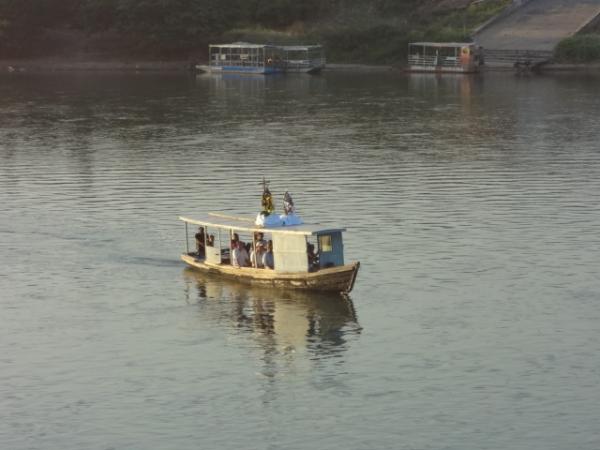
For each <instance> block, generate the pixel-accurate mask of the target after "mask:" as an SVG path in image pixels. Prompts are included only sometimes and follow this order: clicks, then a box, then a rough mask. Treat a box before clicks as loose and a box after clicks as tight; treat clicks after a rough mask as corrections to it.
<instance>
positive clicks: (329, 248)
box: [179, 214, 360, 293]
mask: <svg viewBox="0 0 600 450" xmlns="http://www.w3.org/2000/svg"><path fill="white" fill-rule="evenodd" d="M179 218H180V219H181V220H182V221H184V222H185V224H186V235H188V236H189V232H188V224H192V225H198V226H201V227H202V228H203V230H204V233H205V234H206V236H207V237H208V236H210V234H209V233H211V232H216V234H212V236H215V239H214V241H213V247H210V246H207V247H206V250H205V254H204V255H199V254H198V252H193V251H189V245H188V247H187V251H186V253H184V254H182V255H181V259H182V261H183V262H185V263H186V264H187V265H188V266H190V267H192V268H194V269H197V270H200V271H202V272H205V273H208V274H213V275H219V276H223V277H226V278H231V279H235V280H237V281H240V282H244V283H248V284H255V285H261V286H271V287H278V288H285V289H306V290H313V291H328V292H341V293H348V292H350V291H351V290H352V288H353V287H354V282H355V280H356V276H357V273H358V269H359V267H360V263H359V262H354V263H351V264H344V260H343V244H342V233H343V232H344V231H345V229H343V228H321V227H319V226H318V225H306V224H303V225H292V226H282V227H264V226H256V225H254V224H253V223H252V222H251V220H243V219H242V220H240V219H239V218H233V217H230V218H227V217H223V216H222V215H210V214H209V215H208V216H207V217H205V218H200V219H191V218H188V217H179ZM233 233H238V234H242V233H246V234H250V235H254V233H264V235H267V236H268V235H270V236H272V240H273V257H274V264H275V265H274V269H273V270H271V269H268V268H258V267H235V266H233V265H232V264H231V255H230V251H229V250H230V249H229V248H228V246H229V245H230V240H231V239H230V238H231V236H232V234H233ZM311 237H312V238H316V239H315V240H316V242H317V243H318V246H319V247H318V249H319V250H318V253H319V255H320V258H319V263H318V264H319V266H318V267H316V268H311V267H309V260H308V257H307V250H306V248H307V238H311ZM186 241H187V239H186ZM254 245H255V244H254Z"/></svg>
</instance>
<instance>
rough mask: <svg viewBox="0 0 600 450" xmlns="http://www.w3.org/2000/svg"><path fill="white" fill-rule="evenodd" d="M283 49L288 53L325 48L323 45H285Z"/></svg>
mask: <svg viewBox="0 0 600 450" xmlns="http://www.w3.org/2000/svg"><path fill="white" fill-rule="evenodd" d="M281 48H282V49H284V50H287V51H291V52H294V51H307V50H315V49H321V48H323V46H321V45H283V46H281Z"/></svg>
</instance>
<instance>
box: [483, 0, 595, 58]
mask: <svg viewBox="0 0 600 450" xmlns="http://www.w3.org/2000/svg"><path fill="white" fill-rule="evenodd" d="M599 14H600V0H529V1H525V0H521V1H520V2H519V1H515V2H514V4H513V6H512V7H511V8H510V10H509V12H508V13H507V14H505V15H501V16H499V17H498V19H497V20H495V21H493V22H492V23H490V24H488V25H487V26H485V27H483V28H482V29H481V30H479V31H478V32H476V33H475V35H474V36H473V38H474V40H475V42H477V44H479V45H481V46H482V47H483V48H484V51H485V52H486V58H487V61H489V59H490V58H489V57H488V55H489V56H492V57H493V55H500V54H501V55H504V57H506V58H508V55H510V54H511V52H515V55H516V54H520V55H523V54H537V55H551V52H552V51H553V50H554V47H555V46H556V44H558V43H559V42H560V41H561V40H562V39H564V38H567V37H569V36H572V35H574V34H575V33H577V32H578V31H579V30H581V29H582V28H583V27H585V26H586V25H587V24H589V23H590V22H591V21H593V20H594V19H595V18H596V17H597V16H598V15H599Z"/></svg>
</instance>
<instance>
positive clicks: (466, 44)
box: [408, 42, 476, 47]
mask: <svg viewBox="0 0 600 450" xmlns="http://www.w3.org/2000/svg"><path fill="white" fill-rule="evenodd" d="M408 45H420V46H425V47H471V46H475V45H476V44H475V43H473V42H411V43H409V44H408Z"/></svg>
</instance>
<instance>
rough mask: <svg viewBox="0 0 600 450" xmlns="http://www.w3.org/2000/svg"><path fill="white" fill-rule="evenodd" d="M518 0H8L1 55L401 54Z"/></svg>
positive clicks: (367, 59) (347, 58) (384, 59)
mask: <svg viewBox="0 0 600 450" xmlns="http://www.w3.org/2000/svg"><path fill="white" fill-rule="evenodd" d="M508 3H510V0H477V1H471V0H369V1H365V0H0V57H2V58H31V57H47V56H50V57H76V58H88V59H94V58H95V59H102V58H121V57H126V58H163V59H176V58H190V59H202V58H203V57H204V56H205V53H206V48H207V45H208V43H209V42H229V41H233V40H247V41H254V42H272V43H286V42H287V43H292V42H294V43H299V42H303V43H315V42H319V43H322V44H324V45H325V46H326V49H327V57H328V60H329V61H335V62H363V63H385V64H390V63H392V64H393V63H396V62H400V61H404V59H405V54H406V48H407V43H408V42H409V41H417V40H433V41H463V40H468V39H469V34H470V32H471V31H472V29H473V28H474V27H476V26H477V25H479V24H481V23H483V22H484V21H485V20H487V19H488V18H489V17H491V16H493V15H494V14H496V13H497V12H499V11H500V10H501V9H502V8H504V7H505V6H506V5H507V4H508Z"/></svg>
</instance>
